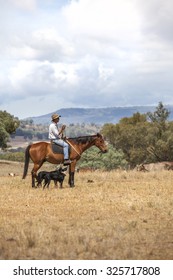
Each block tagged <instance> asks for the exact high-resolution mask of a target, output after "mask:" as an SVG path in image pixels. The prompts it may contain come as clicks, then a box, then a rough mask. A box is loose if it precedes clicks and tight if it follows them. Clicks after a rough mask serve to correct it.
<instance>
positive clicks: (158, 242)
mask: <svg viewBox="0 0 173 280" xmlns="http://www.w3.org/2000/svg"><path fill="white" fill-rule="evenodd" d="M30 166H32V164H30ZM45 168H47V167H46V165H45V166H44V168H43V169H45ZM49 168H50V167H49ZM51 168H52V169H53V168H54V167H53V166H51ZM9 172H15V173H17V175H18V176H16V177H9V176H8V173H9ZM22 172H23V164H21V163H7V162H2V161H1V162H0V259H18V260H19V259H26V260H29V259H33V260H34V259H38V260H43V259H49V260H51V259H62V260H66V259H67V260H68V259H69V260H72V259H75V260H96V259H97V260H105V259H117V260H120V259H124V260H132V259H136V260H141V259H142V260H145V259H148V260H151V259H155V260H163V259H173V172H172V171H163V172H159V173H154V172H151V173H149V172H148V173H139V172H138V173H137V172H135V171H129V172H123V171H112V172H98V171H95V172H86V173H82V172H79V173H77V174H76V187H75V188H69V187H68V184H67V179H68V178H67V177H66V179H65V182H64V188H63V189H57V188H54V186H53V184H52V183H51V187H50V189H49V190H48V189H46V190H43V189H41V188H39V189H32V188H31V177H30V175H28V176H27V178H26V179H25V180H22V178H21V177H22Z"/></svg>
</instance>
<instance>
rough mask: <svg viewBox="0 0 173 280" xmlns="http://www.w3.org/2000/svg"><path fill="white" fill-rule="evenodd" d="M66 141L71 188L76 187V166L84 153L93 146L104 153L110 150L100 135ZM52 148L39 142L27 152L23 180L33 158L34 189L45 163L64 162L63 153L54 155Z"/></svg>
mask: <svg viewBox="0 0 173 280" xmlns="http://www.w3.org/2000/svg"><path fill="white" fill-rule="evenodd" d="M65 141H66V142H67V143H68V144H69V146H70V155H69V158H70V160H71V163H70V165H69V180H68V184H69V185H70V187H74V173H75V166H76V163H77V161H78V160H79V159H80V157H81V155H82V153H83V152H84V151H85V150H87V149H88V148H90V147H92V146H96V147H98V148H99V149H100V151H101V152H102V153H105V152H107V150H108V148H107V145H106V143H105V140H104V138H103V136H102V135H101V134H100V133H97V134H96V135H89V136H80V137H75V138H66V139H65ZM51 146H52V144H51V143H48V142H38V143H34V144H31V145H29V146H28V147H27V148H26V150H25V164H24V171H23V177H22V179H25V177H26V175H27V172H28V167H29V160H30V158H31V160H32V161H33V163H34V167H33V169H32V171H31V175H32V187H33V188H34V187H35V179H37V171H38V170H39V169H40V167H41V166H42V165H43V163H44V162H46V161H47V162H50V163H52V164H60V163H63V161H64V155H63V153H62V154H61V153H54V152H53V151H52V147H51Z"/></svg>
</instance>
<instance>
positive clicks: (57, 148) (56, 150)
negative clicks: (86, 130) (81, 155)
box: [50, 142, 70, 155]
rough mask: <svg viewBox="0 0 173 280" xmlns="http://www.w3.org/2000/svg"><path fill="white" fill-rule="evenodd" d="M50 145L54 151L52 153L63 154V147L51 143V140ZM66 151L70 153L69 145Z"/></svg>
mask: <svg viewBox="0 0 173 280" xmlns="http://www.w3.org/2000/svg"><path fill="white" fill-rule="evenodd" d="M50 145H51V148H52V152H53V153H54V154H62V155H63V154H64V151H63V147H62V146H60V145H58V144H55V143H53V142H51V143H50ZM68 152H69V154H70V146H69V148H68Z"/></svg>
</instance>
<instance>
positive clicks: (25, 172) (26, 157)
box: [22, 145, 31, 179]
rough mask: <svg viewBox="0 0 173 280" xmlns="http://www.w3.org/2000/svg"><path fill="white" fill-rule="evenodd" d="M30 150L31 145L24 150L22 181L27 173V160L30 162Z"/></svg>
mask: <svg viewBox="0 0 173 280" xmlns="http://www.w3.org/2000/svg"><path fill="white" fill-rule="evenodd" d="M30 148H31V145H29V146H28V147H27V148H26V150H25V164H24V170H23V177H22V179H25V177H26V175H27V173H28V167H29V160H30V153H29V150H30Z"/></svg>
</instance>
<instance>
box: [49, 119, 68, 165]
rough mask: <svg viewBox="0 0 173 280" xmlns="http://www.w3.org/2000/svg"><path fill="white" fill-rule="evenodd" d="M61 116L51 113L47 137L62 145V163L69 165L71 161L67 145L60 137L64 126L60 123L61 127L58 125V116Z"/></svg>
mask: <svg viewBox="0 0 173 280" xmlns="http://www.w3.org/2000/svg"><path fill="white" fill-rule="evenodd" d="M60 117H61V116H60V115H58V114H53V115H52V122H51V124H50V126H49V139H50V140H51V142H53V143H55V144H57V145H59V146H61V147H63V152H64V165H69V164H70V163H71V161H70V159H69V152H68V151H69V145H68V144H67V143H66V142H65V141H64V140H63V139H62V135H63V131H64V130H65V128H66V126H65V125H62V127H61V128H59V127H58V122H59V118H60Z"/></svg>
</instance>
